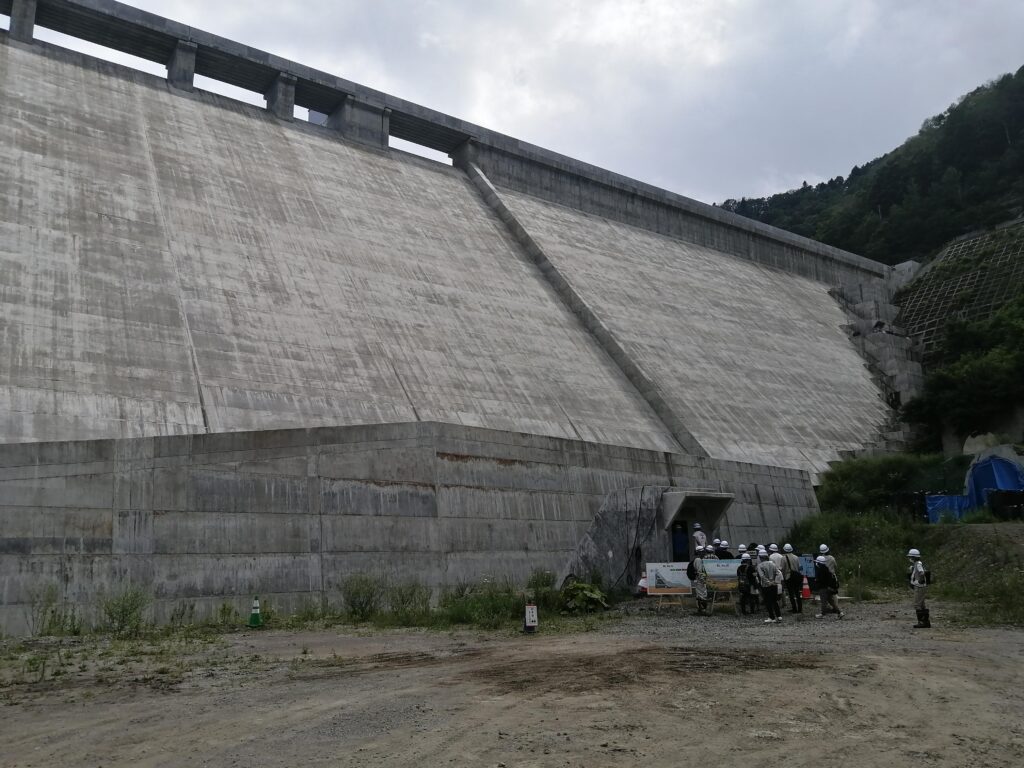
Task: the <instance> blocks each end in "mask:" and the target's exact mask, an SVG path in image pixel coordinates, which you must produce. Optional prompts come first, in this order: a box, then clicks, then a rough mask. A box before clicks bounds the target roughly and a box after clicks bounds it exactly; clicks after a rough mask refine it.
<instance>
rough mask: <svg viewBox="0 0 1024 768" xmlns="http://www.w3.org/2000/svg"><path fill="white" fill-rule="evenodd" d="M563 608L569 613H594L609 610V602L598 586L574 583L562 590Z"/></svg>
mask: <svg viewBox="0 0 1024 768" xmlns="http://www.w3.org/2000/svg"><path fill="white" fill-rule="evenodd" d="M562 606H563V607H564V608H565V610H566V611H568V612H569V613H593V612H594V611H598V610H604V609H605V608H607V607H608V601H607V600H606V598H605V594H604V592H602V591H601V588H600V587H598V586H597V585H596V584H588V583H587V582H585V581H574V582H573V583H572V584H567V585H566V586H565V588H564V589H562Z"/></svg>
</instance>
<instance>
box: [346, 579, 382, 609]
mask: <svg viewBox="0 0 1024 768" xmlns="http://www.w3.org/2000/svg"><path fill="white" fill-rule="evenodd" d="M382 596H383V589H382V587H381V583H380V579H379V578H377V577H375V576H370V575H368V574H365V573H354V574H352V575H351V576H348V577H346V578H345V580H344V581H342V582H341V599H342V602H343V603H344V606H345V613H347V614H348V616H349V618H351V619H354V620H355V621H367V620H369V619H371V618H373V617H374V616H376V615H377V614H378V613H380V607H381V598H382Z"/></svg>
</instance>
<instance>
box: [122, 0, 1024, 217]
mask: <svg viewBox="0 0 1024 768" xmlns="http://www.w3.org/2000/svg"><path fill="white" fill-rule="evenodd" d="M133 4H135V5H138V6H140V7H143V8H145V9H147V10H150V11H153V12H154V13H158V14H161V15H164V16H169V17H170V18H174V19H177V20H180V21H183V22H186V23H189V24H192V25H195V26H197V27H201V28H203V29H207V30H209V31H211V32H215V33H217V34H221V35H225V36H227V37H231V38H234V39H237V40H240V41H243V42H245V43H248V44H250V45H254V46H257V47H260V48H264V49H267V50H270V51H272V52H274V53H278V54H280V55H283V56H286V57H288V58H292V59H295V60H298V61H301V62H303V63H307V64H310V65H312V66H316V67H319V68H321V69H326V70H329V71H331V72H334V73H335V74H338V75H340V76H342V77H347V78H350V79H352V80H356V81H358V82H362V83H364V84H366V85H369V86H372V87H376V88H380V89H382V90H387V91H389V92H392V93H394V94H395V95H398V96H401V97H403V98H407V99H410V100H412V101H416V102H418V103H421V104H425V105H427V106H430V107H433V108H435V109H440V110H442V111H445V112H449V113H451V114H455V115H457V116H459V117H463V118H466V119H469V120H473V121H475V122H480V123H482V124H484V125H486V126H487V127H489V128H493V129H495V130H498V131H502V132H504V133H509V134H512V135H514V136H517V137H518V138H521V139H524V140H526V141H531V142H534V143H537V144H540V145H542V146H545V147H547V148H550V149H553V150H555V151H558V152H563V153H565V154H568V155H571V156H574V157H577V158H580V159H582V160H586V161H588V162H592V163H595V164H597V165H601V166H603V167H606V168H609V169H611V170H614V171H618V172H620V173H625V174H627V175H630V176H634V177H636V178H639V179H642V180H645V181H649V182H651V183H655V184H657V185H659V186H663V187H666V188H668V189H671V190H674V191H677V192H681V193H683V194H686V195H690V196H692V197H696V198H698V199H702V200H705V201H708V202H711V201H720V200H723V199H725V198H727V197H739V196H743V195H746V196H755V195H763V194H767V193H771V192H774V191H781V190H782V189H785V188H789V187H793V186H797V185H799V184H800V182H801V181H802V180H804V179H807V180H808V181H812V182H814V181H817V180H820V179H825V178H829V177H831V176H835V175H837V174H846V173H847V172H848V171H849V169H850V167H851V166H852V165H854V164H855V163H863V162H865V161H867V160H870V159H872V158H874V157H876V156H878V155H880V154H882V153H883V152H885V151H887V150H889V149H891V148H893V147H895V146H896V145H898V144H899V143H900V142H901V141H903V140H904V139H905V138H907V137H908V136H910V135H912V134H913V133H914V132H916V130H917V128H918V127H919V126H920V124H921V122H922V121H923V120H924V119H925V118H926V117H928V116H930V115H932V114H935V113H937V112H939V111H941V110H943V109H944V108H945V107H946V106H948V105H949V104H950V103H951V102H952V101H954V100H955V99H956V98H957V97H958V96H959V95H961V94H962V93H964V92H966V91H968V90H971V89H972V88H974V87H976V86H977V85H979V84H981V83H982V82H985V81H986V80H989V79H991V78H993V77H995V76H998V75H999V74H1002V73H1003V72H1008V71H1014V70H1016V69H1017V68H1018V67H1020V66H1021V65H1022V64H1024V56H1022V55H1021V54H1022V53H1024V49H1022V47H1021V45H1020V30H1021V29H1024V4H1022V3H1019V2H1017V1H1016V0H975V1H974V2H971V3H963V2H959V1H956V2H954V1H953V0H939V1H938V2H933V1H931V0H929V1H926V0H903V1H902V2H900V3H892V2H886V1H883V0H846V1H845V2H842V1H837V2H829V3H821V2H818V1H817V0H796V1H795V2H787V3H768V2H753V1H752V0H751V1H745V0H716V1H715V2H705V1H704V0H692V2H687V3H680V2H673V1H670V0H664V1H663V2H658V1H656V0H648V1H647V2H640V1H632V2H631V1H628V0H619V2H606V1H605V0H588V1H587V2H583V1H582V0H565V1H564V2H561V3H558V4H552V3H548V2H539V1H537V0H521V1H520V2H490V3H488V2H469V1H467V0H452V1H451V2H441V1H440V0H433V1H427V2H408V1H403V2H400V1H399V0H382V1H381V2H375V3H367V2H361V1H357V0H343V1H341V2H339V1H337V0H331V1H327V0H316V1H310V2H266V1H264V0H251V1H250V2H247V3H210V2H196V1H195V0H178V1H175V0H137V2H135V3H133Z"/></svg>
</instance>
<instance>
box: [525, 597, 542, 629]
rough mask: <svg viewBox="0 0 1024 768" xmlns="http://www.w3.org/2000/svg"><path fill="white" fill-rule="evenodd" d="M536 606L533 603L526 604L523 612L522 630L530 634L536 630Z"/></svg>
mask: <svg viewBox="0 0 1024 768" xmlns="http://www.w3.org/2000/svg"><path fill="white" fill-rule="evenodd" d="M538 623H539V622H538V621H537V606H536V605H534V604H533V603H527V604H526V611H525V613H524V614H523V632H525V633H526V634H528V635H530V634H533V633H534V632H536V631H537V624H538Z"/></svg>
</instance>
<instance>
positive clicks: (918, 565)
mask: <svg viewBox="0 0 1024 768" xmlns="http://www.w3.org/2000/svg"><path fill="white" fill-rule="evenodd" d="M907 557H909V558H910V588H911V589H913V590H914V611H915V612H916V613H917V624H915V625H914V629H930V628H931V626H932V620H931V616H930V615H929V614H928V608H927V607H926V606H925V603H924V601H925V598H926V597H928V581H929V578H928V569H927V568H925V567H924V563H923V562H921V550H919V549H912V550H910V551H909V552H907Z"/></svg>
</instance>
